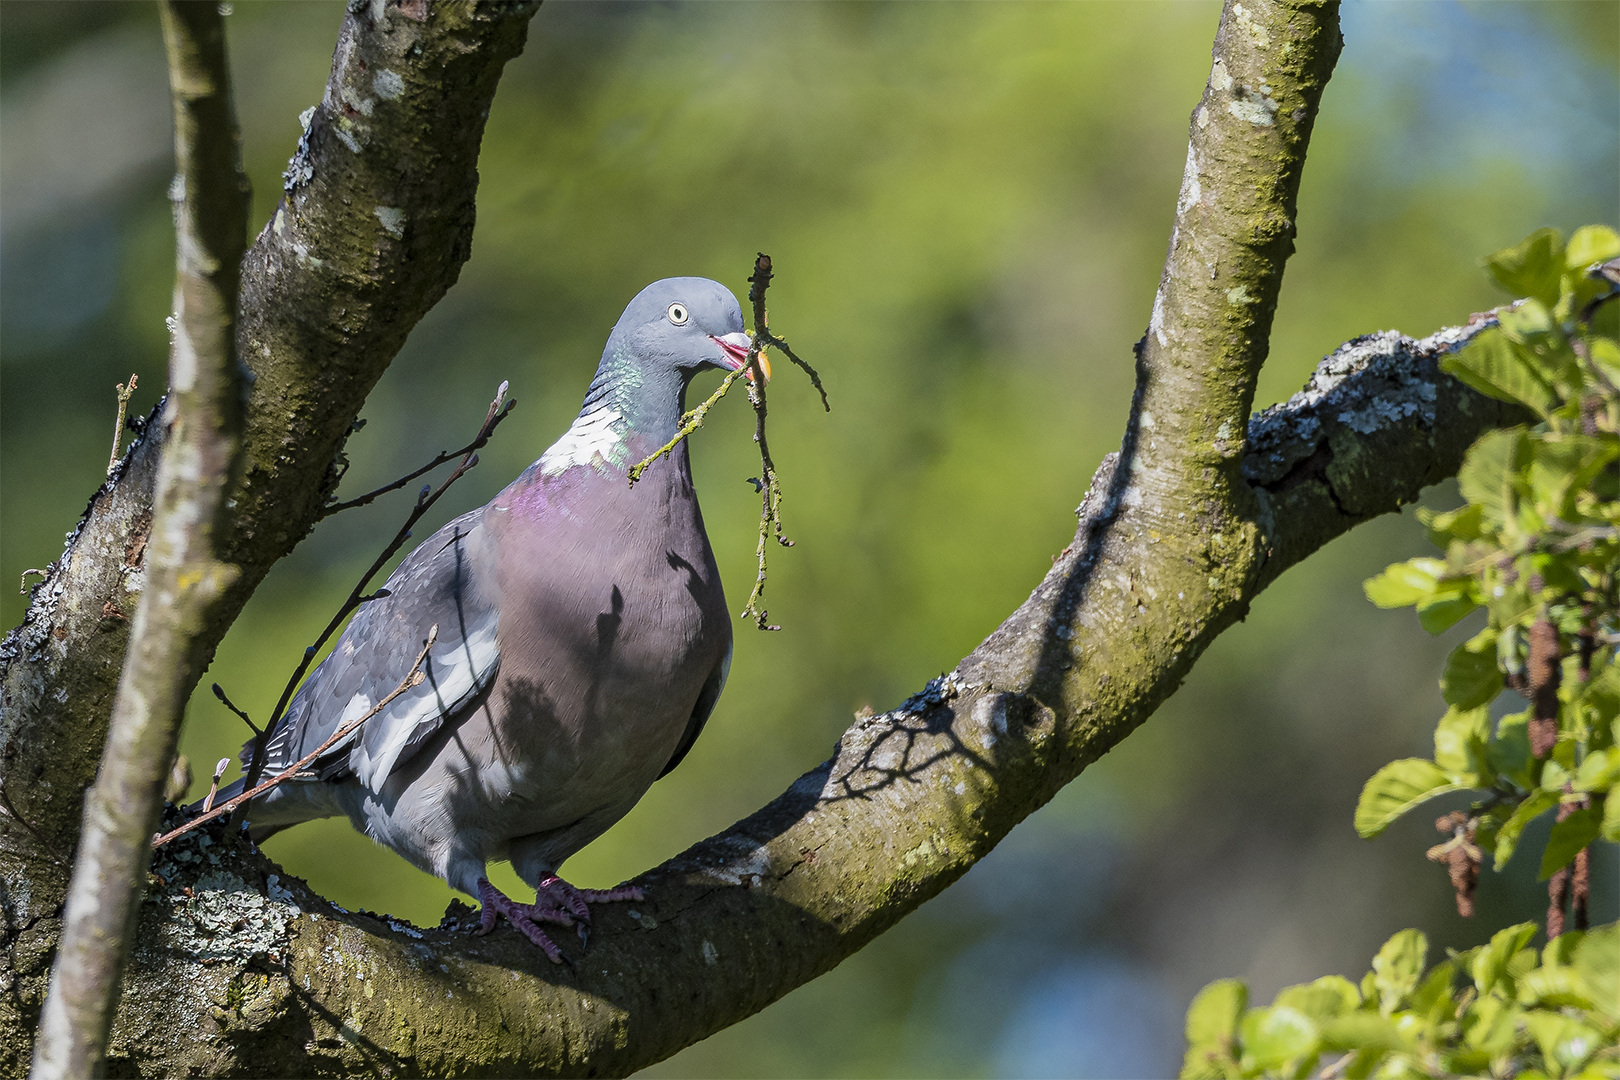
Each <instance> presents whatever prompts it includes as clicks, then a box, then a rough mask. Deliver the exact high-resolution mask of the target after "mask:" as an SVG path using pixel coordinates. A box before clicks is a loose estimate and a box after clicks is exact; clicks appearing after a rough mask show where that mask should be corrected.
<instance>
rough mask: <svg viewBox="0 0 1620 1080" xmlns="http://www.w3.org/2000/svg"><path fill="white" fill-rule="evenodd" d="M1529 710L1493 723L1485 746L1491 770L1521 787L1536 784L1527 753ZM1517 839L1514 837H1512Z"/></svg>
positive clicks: (1528, 743)
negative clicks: (1491, 734) (1488, 740)
mask: <svg viewBox="0 0 1620 1080" xmlns="http://www.w3.org/2000/svg"><path fill="white" fill-rule="evenodd" d="M1529 721H1530V711H1529V710H1528V709H1526V710H1525V711H1523V712H1517V713H1513V714H1511V715H1508V716H1504V717H1502V719H1500V720H1498V721H1497V722H1496V736H1495V738H1493V739H1491V743H1490V746H1488V747H1487V748H1486V756H1487V757H1488V758H1489V759H1490V763H1491V769H1492V770H1493V771H1494V772H1496V773H1497V775H1499V776H1505V777H1507V778H1508V779H1509V780H1511V781H1513V782H1514V783H1515V784H1517V785H1519V786H1520V787H1522V788H1532V787H1535V786H1536V784H1535V778H1534V776H1533V775H1532V771H1531V770H1532V766H1533V762H1534V759H1533V758H1531V756H1530V733H1529V727H1528V725H1529ZM1515 839H1517V838H1515Z"/></svg>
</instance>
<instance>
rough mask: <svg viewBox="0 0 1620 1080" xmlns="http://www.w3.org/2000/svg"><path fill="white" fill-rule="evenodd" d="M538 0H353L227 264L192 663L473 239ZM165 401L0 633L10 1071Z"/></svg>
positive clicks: (97, 719) (26, 1026)
mask: <svg viewBox="0 0 1620 1080" xmlns="http://www.w3.org/2000/svg"><path fill="white" fill-rule="evenodd" d="M537 7H538V0H525V2H514V3H505V2H487V3H476V4H475V3H471V2H440V3H433V4H429V3H427V2H426V0H387V2H383V0H376V2H373V3H367V4H351V5H349V9H348V10H347V11H346V13H345V15H344V18H343V23H342V26H341V28H340V30H339V35H338V46H337V49H336V52H335V54H334V56H333V64H332V73H331V77H330V79H329V81H328V83H327V87H326V92H325V95H324V96H323V98H322V99H321V102H320V103H319V104H318V105H317V106H316V107H315V108H314V110H313V111H312V113H311V114H310V116H309V122H308V124H307V125H306V131H305V133H304V137H303V138H302V139H301V140H300V142H299V149H298V153H297V155H296V156H295V157H294V159H293V161H292V163H291V165H290V166H289V169H288V177H287V180H286V192H285V195H284V197H283V199H282V201H281V204H280V206H279V207H278V208H277V210H276V213H275V214H274V215H273V216H272V219H271V221H270V223H269V224H267V225H266V227H265V228H264V230H263V231H262V232H261V233H260V234H259V236H258V238H257V239H256V240H255V242H254V243H253V245H252V246H251V248H250V249H249V251H248V254H247V256H246V258H245V259H244V261H243V264H242V270H241V273H242V278H241V281H242V284H241V293H240V322H239V326H238V338H237V351H238V354H239V356H240V358H241V360H242V362H243V364H244V365H245V366H246V367H247V368H248V369H249V371H250V372H251V376H252V377H251V379H250V391H249V400H248V404H247V411H246V414H245V419H244V427H243V431H242V446H243V450H242V453H243V461H244V465H243V473H242V480H241V483H240V485H239V486H238V488H237V491H236V497H235V506H234V509H233V511H232V513H231V515H230V519H229V520H228V521H227V522H225V523H224V535H223V536H222V537H221V542H222V546H221V549H220V553H219V555H220V558H221V560H222V561H224V562H228V563H230V564H232V565H235V566H236V567H237V568H238V569H239V571H240V573H239V575H238V577H237V578H236V580H235V582H234V583H232V584H231V585H230V587H229V588H228V589H227V590H226V591H225V593H224V595H223V597H222V598H221V599H220V601H219V602H218V603H217V604H215V605H213V607H212V609H211V612H210V615H209V618H208V619H207V621H206V623H205V624H204V625H203V627H202V629H201V633H200V634H199V636H198V638H197V649H198V655H199V656H200V657H201V660H200V666H199V668H198V670H201V669H202V668H203V667H206V665H207V663H208V662H209V661H210V660H211V659H212V656H213V651H214V648H215V647H216V646H217V645H218V643H219V640H220V639H221V638H222V637H223V636H224V633H225V630H226V628H227V627H229V625H230V624H231V622H232V621H233V620H234V619H235V618H236V616H237V614H238V613H240V611H241V608H242V605H243V604H244V603H246V601H247V598H248V597H249V596H250V595H251V594H252V591H253V589H254V588H256V587H257V586H258V583H259V582H260V581H261V580H262V579H263V577H264V575H265V573H267V572H268V570H269V568H270V567H271V565H273V564H274V562H275V561H276V560H277V559H279V558H280V557H281V556H283V555H285V554H286V553H287V552H288V551H290V550H291V549H292V547H293V546H294V545H295V544H296V543H297V542H298V541H299V540H300V539H302V537H303V536H304V535H306V534H307V533H308V531H309V529H310V528H311V527H312V526H313V525H314V523H315V521H316V520H317V519H318V518H319V516H320V512H321V508H322V507H323V506H324V504H325V502H326V500H327V499H328V498H329V496H330V494H331V492H332V490H333V489H334V488H335V486H336V483H337V479H338V476H339V471H338V462H339V459H340V453H341V450H342V446H343V441H344V439H345V438H346V436H347V435H348V433H349V431H350V429H351V427H352V425H353V423H354V420H355V418H356V416H358V415H359V411H360V407H361V405H362V404H363V403H364V401H365V397H366V395H367V394H368V393H369V392H370V390H371V388H372V386H374V385H375V384H376V381H377V379H378V378H380V377H381V375H382V373H383V371H384V370H386V368H387V366H388V364H389V362H390V361H391V360H392V359H393V357H394V355H395V354H396V353H397V352H398V351H399V348H400V346H401V345H402V344H403V343H404V340H405V337H406V335H407V334H408V333H409V332H410V330H411V328H412V327H413V326H414V325H415V324H416V322H417V321H418V320H419V319H420V318H421V317H422V316H423V315H424V314H425V313H426V312H427V311H428V310H429V309H430V308H431V307H432V306H433V305H434V304H435V303H436V302H437V301H438V300H439V298H440V297H441V296H443V295H444V293H445V291H446V290H447V289H449V287H450V286H451V285H452V284H454V282H455V280H456V276H457V274H458V273H459V271H460V268H461V265H462V263H464V262H465V261H466V259H467V256H468V254H469V253H470V250H471V247H470V245H471V236H472V228H473V200H474V195H475V193H476V190H477V183H478V173H477V154H478V147H479V143H480V141H481V139H482V138H483V131H484V122H485V119H486V117H487V116H488V112H489V105H490V101H491V100H492V98H493V96H494V92H495V87H496V84H497V82H498V80H499V78H500V74H501V69H502V67H503V66H504V65H505V63H506V61H507V60H509V59H511V58H512V57H514V56H516V55H517V54H518V53H519V52H520V51H521V50H522V48H523V43H524V39H525V36H526V34H527V32H528V21H529V18H530V17H531V16H532V15H533V14H534V12H535V10H536V9H537ZM161 408H162V406H160V407H159V409H160V410H161ZM158 416H159V410H155V411H154V412H153V414H152V415H151V416H150V417H148V419H147V422H146V424H145V426H144V428H143V429H142V431H141V434H140V435H139V436H138V437H137V438H136V439H135V440H134V442H133V443H132V444H131V446H130V448H129V450H128V451H127V452H126V453H125V456H124V458H123V460H122V461H121V462H120V463H119V464H118V466H117V467H116V468H115V469H114V470H113V471H112V473H111V474H110V475H109V478H108V480H107V482H106V483H105V484H103V485H102V486H101V488H100V489H99V490H97V491H96V492H95V494H94V495H92V496H91V499H90V503H89V506H88V507H87V508H86V510H85V513H84V515H83V517H82V518H81V519H80V521H79V523H78V526H77V527H76V528H75V530H74V531H73V533H72V534H71V535H70V537H69V540H68V542H67V546H66V549H65V550H64V552H63V554H62V557H61V558H60V559H59V560H57V561H56V562H55V563H53V564H52V565H51V566H50V568H49V574H48V576H47V578H46V579H45V580H44V581H43V582H41V583H39V584H38V585H36V586H35V588H34V589H33V592H32V603H31V605H30V607H29V610H28V613H27V615H26V617H25V618H24V620H23V622H22V624H21V625H19V626H18V627H16V628H15V629H13V630H12V631H11V632H10V633H9V634H7V635H6V637H5V640H4V641H3V642H0V883H3V885H4V891H3V892H0V913H3V915H4V938H3V940H0V945H3V951H0V1070H3V1071H4V1072H6V1073H7V1074H10V1075H16V1074H18V1073H20V1072H22V1071H23V1070H24V1069H25V1068H26V1063H27V1061H28V1060H29V1057H30V1055H31V1045H32V1031H33V1027H34V1024H35V1022H36V1020H37V1017H38V1013H39V1008H40V1003H41V1001H42V999H43V997H44V992H45V975H46V970H47V968H48V966H49V964H50V962H51V955H52V951H53V949H54V948H55V943H56V940H57V936H58V933H59V930H60V917H61V905H62V902H63V898H64V896H65V892H66V887H67V878H68V870H69V867H70V866H71V864H72V859H73V853H74V849H75V847H76V845H77V843H78V836H79V826H80V817H81V811H82V808H83V803H84V792H85V789H86V788H87V787H88V786H89V784H90V782H91V780H92V779H93V778H94V775H95V771H96V766H97V762H98V760H99V757H100V751H101V747H102V745H103V743H104V742H105V741H106V737H107V731H108V718H109V715H110V711H111V706H112V701H113V697H114V693H115V690H116V687H117V682H118V678H119V672H120V670H121V668H122V666H123V662H124V656H125V651H126V649H127V647H128V645H129V640H130V635H129V619H130V616H131V615H133V614H134V612H135V610H136V605H137V603H138V601H139V598H140V595H141V592H142V590H143V588H144V587H145V584H146V579H147V576H148V572H149V568H148V566H147V561H148V560H147V551H148V548H149V546H150V544H149V541H150V539H151V530H152V519H153V492H154V488H155V480H156V473H157V467H158V460H159V457H160V455H161V451H162V442H163V430H162V425H161V424H159V423H156V422H154V421H156V420H157V418H158Z"/></svg>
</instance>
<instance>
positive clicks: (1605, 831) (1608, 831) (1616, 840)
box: [1598, 795, 1620, 844]
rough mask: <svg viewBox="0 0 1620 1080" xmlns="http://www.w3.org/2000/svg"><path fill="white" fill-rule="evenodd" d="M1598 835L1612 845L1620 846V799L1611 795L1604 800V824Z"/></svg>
mask: <svg viewBox="0 0 1620 1080" xmlns="http://www.w3.org/2000/svg"><path fill="white" fill-rule="evenodd" d="M1598 835H1600V836H1602V837H1603V839H1605V840H1607V841H1608V842H1609V843H1611V844H1620V798H1615V797H1614V796H1613V795H1610V796H1608V797H1607V798H1605V799H1604V800H1603V824H1602V825H1601V826H1600V827H1599V829H1598Z"/></svg>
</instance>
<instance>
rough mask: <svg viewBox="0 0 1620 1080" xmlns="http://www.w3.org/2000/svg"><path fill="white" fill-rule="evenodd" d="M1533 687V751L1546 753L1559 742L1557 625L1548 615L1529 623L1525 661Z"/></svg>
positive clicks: (1531, 740) (1530, 732)
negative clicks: (1527, 649)
mask: <svg viewBox="0 0 1620 1080" xmlns="http://www.w3.org/2000/svg"><path fill="white" fill-rule="evenodd" d="M1525 677H1526V680H1527V681H1528V682H1529V684H1530V685H1529V689H1530V705H1531V714H1530V724H1529V734H1530V752H1531V753H1532V754H1534V755H1535V756H1536V757H1538V758H1542V757H1546V756H1547V755H1548V754H1549V753H1551V752H1552V748H1553V746H1554V745H1556V744H1557V742H1558V681H1559V665H1558V628H1557V627H1556V626H1554V625H1553V624H1552V622H1551V620H1549V619H1545V618H1542V619H1537V620H1536V622H1535V624H1534V625H1532V626H1531V627H1530V655H1529V658H1528V660H1527V661H1526V663H1525Z"/></svg>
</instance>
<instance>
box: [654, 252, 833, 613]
mask: <svg viewBox="0 0 1620 1080" xmlns="http://www.w3.org/2000/svg"><path fill="white" fill-rule="evenodd" d="M773 276H774V275H773V274H772V272H771V257H770V256H769V255H767V254H765V253H764V252H763V251H762V252H760V253H759V255H758V257H757V258H756V259H755V260H754V272H753V274H751V275H750V276H749V278H748V283H749V289H748V300H749V303H750V304H752V305H753V308H754V332H753V340H752V341H751V342H750V343H749V346H748V358H747V360H746V361H745V362H744V363H743V365H742V366H741V367H739V368H737V369H736V370H734V371H731V372H728V373H727V374H726V377H725V379H723V380H722V381H721V383H720V385H719V387H717V388H716V389H715V391H714V393H712V394H710V395H709V396H708V397H707V398H706V399H704V401H703V403H702V404H700V405H699V406H698V407H697V408H695V409H693V410H691V411H690V412H688V413H686V414H685V415H684V416H682V417H681V426H680V428H679V429H678V430H677V431H676V432H675V437H674V438H672V439H670V440H669V442H667V443H665V444H664V445H663V446H660V447H659V448H658V449H657V450H655V451H654V452H653V453H652V454H651V455H650V456H648V457H646V458H644V459H643V460H641V461H638V462H636V463H635V464H634V465H632V466H630V472H629V476H628V479H629V482H630V484H631V485H632V486H634V485H635V483H636V481H637V480H640V479H641V474H642V473H643V472H645V471H646V469H647V467H648V466H649V465H651V464H652V463H653V462H655V461H657V460H658V459H659V458H661V457H663V456H664V455H665V454H668V453H669V452H670V451H672V450H674V449H675V447H676V446H678V445H679V444H680V442H681V440H682V439H684V438H686V437H687V436H689V435H691V434H692V432H694V431H696V430H697V429H698V428H700V427H702V426H703V419H704V417H706V416H707V415H708V413H709V410H710V409H711V408H713V407H714V404H715V402H717V401H719V400H720V399H721V398H723V397H725V396H726V391H728V390H730V389H731V386H732V384H733V383H735V382H736V381H737V380H738V378H740V377H742V376H743V375H747V376H748V402H749V404H750V405H752V406H753V407H754V442H756V443H758V444H759V460H760V475H759V477H757V478H756V477H749V483H751V484H753V485H754V488H755V490H756V491H758V492H759V497H760V512H759V540H758V542H757V543H756V544H755V545H754V557H755V560H756V561H757V563H758V570H757V572H756V574H755V576H754V587H753V588H752V589H751V590H750V591H749V593H748V603H747V604H746V605H745V606H744V607H743V609H742V611H741V613H740V614H739V618H744V619H753V620H754V625H755V626H757V627H759V628H760V629H761V630H780V629H782V628H781V627H780V626H775V625H772V624H771V622H770V621H769V619H768V617H767V614H766V611H765V608H764V606H763V601H764V599H765V578H766V572H765V571H766V567H765V549H766V547H767V546H768V545H767V541H768V540H770V539H771V537H773V536H774V537H775V538H776V542H777V543H779V544H781V545H782V546H783V547H792V546H793V541H792V540H789V539H788V538H787V536H786V535H785V534H784V533H783V532H782V484H781V481H780V479H779V478H778V477H777V475H776V464H775V463H774V462H773V461H772V460H771V450H770V444H769V443H767V442H766V441H765V370H764V365H763V364H762V363H761V361H760V357H761V356H762V355H763V354H764V352H765V349H766V348H767V347H774V348H777V349H780V350H781V351H782V353H783V355H785V356H786V357H787V358H788V359H789V360H791V361H792V362H793V363H794V364H796V365H798V366H799V367H800V368H802V369H803V370H804V372H805V374H807V375H809V376H810V383H811V385H812V386H814V387H815V388H816V392H817V393H819V394H820V395H821V407H822V408H823V409H825V410H826V411H827V412H831V411H832V406H831V405H829V404H828V403H827V389H826V387H824V386H822V385H821V375H820V373H819V372H817V371H816V369H815V368H813V367H811V366H810V365H809V364H808V363H806V362H805V361H804V360H802V359H800V358H799V356H798V355H797V354H796V353H794V351H793V350H792V349H790V348H788V343H787V342H786V341H783V340H782V339H781V338H779V337H776V336H775V335H773V334H772V333H771V331H770V326H769V324H768V323H767V320H766V315H765V290H766V289H767V288H769V287H770V284H771V278H772V277H773Z"/></svg>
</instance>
